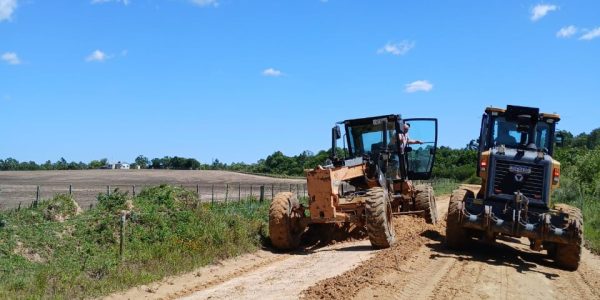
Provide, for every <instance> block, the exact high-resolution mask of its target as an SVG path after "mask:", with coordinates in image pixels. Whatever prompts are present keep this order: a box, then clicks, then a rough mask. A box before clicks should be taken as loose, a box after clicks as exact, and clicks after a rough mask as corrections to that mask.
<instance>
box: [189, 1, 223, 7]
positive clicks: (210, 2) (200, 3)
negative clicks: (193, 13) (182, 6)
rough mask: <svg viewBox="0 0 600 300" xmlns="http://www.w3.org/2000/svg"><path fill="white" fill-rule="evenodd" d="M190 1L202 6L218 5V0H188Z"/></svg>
mask: <svg viewBox="0 0 600 300" xmlns="http://www.w3.org/2000/svg"><path fill="white" fill-rule="evenodd" d="M190 1H191V2H192V3H194V4H196V5H198V6H201V7H204V6H214V7H217V6H219V1H217V0H190Z"/></svg>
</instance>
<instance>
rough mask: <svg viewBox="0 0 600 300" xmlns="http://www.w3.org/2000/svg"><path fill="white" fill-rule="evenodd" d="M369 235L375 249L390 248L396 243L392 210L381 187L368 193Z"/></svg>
mask: <svg viewBox="0 0 600 300" xmlns="http://www.w3.org/2000/svg"><path fill="white" fill-rule="evenodd" d="M365 213H366V217H367V234H368V236H369V240H370V241H371V245H372V246H373V248H376V249H381V248H389V247H390V246H392V245H393V244H394V243H395V242H396V235H395V232H394V226H393V225H392V208H391V204H390V201H389V200H388V199H387V195H385V193H384V190H383V189H382V188H380V187H375V188H371V189H369V190H368V191H367V194H366V201H365Z"/></svg>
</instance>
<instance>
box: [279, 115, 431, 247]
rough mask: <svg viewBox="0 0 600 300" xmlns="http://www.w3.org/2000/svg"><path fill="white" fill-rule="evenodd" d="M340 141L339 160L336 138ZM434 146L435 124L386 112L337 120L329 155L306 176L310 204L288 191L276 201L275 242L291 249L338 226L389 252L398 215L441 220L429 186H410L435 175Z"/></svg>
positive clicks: (429, 120) (423, 119) (422, 119)
mask: <svg viewBox="0 0 600 300" xmlns="http://www.w3.org/2000/svg"><path fill="white" fill-rule="evenodd" d="M409 122H410V123H409ZM340 125H341V126H343V127H344V131H345V134H344V135H343V136H342V130H341V129H340ZM408 127H410V132H411V135H410V138H411V139H410V140H409V139H408V132H405V131H406V130H405V128H408ZM342 137H343V138H344V139H343V141H344V147H343V151H342V152H343V153H344V156H342V157H340V156H341V155H338V151H337V150H338V147H337V141H338V140H339V139H341V138H342ZM413 139H414V140H413ZM416 141H418V143H417V142H416ZM436 145H437V119H432V118H419V119H402V118H401V116H400V115H386V116H376V117H368V118H361V119H352V120H345V121H342V122H338V123H337V124H336V125H335V126H334V127H333V128H332V145H331V153H330V158H329V159H328V160H327V162H326V163H325V165H323V166H318V167H316V168H315V169H312V170H307V171H306V180H307V189H308V206H305V205H303V204H300V202H299V200H298V199H297V198H296V196H295V195H294V194H293V193H287V192H283V193H279V194H277V195H276V196H275V198H274V199H273V201H272V202H271V207H270V210H269V234H270V237H271V243H272V245H273V246H274V247H275V248H276V249H279V250H292V249H294V248H296V247H298V246H299V244H300V242H301V237H302V234H303V233H305V231H306V229H307V227H311V226H314V225H318V224H338V225H348V226H354V227H356V226H362V227H363V228H364V227H366V231H367V234H368V236H369V240H370V241H371V245H372V246H373V247H374V248H387V247H390V246H391V245H392V244H394V242H395V233H394V227H393V226H392V216H393V215H394V214H419V215H421V216H423V217H424V218H425V219H426V220H427V222H429V223H436V222H437V219H438V217H437V210H436V204H435V196H434V193H433V189H432V187H431V186H430V185H428V184H421V185H414V184H413V182H412V180H426V179H429V178H430V177H431V170H432V168H433V164H434V160H435V151H436Z"/></svg>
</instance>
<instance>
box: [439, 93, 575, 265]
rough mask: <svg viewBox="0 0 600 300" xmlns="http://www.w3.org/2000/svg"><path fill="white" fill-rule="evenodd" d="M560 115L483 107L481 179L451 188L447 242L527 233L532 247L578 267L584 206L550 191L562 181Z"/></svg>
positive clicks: (453, 245)
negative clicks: (557, 155)
mask: <svg viewBox="0 0 600 300" xmlns="http://www.w3.org/2000/svg"><path fill="white" fill-rule="evenodd" d="M559 120H560V116H559V115H557V114H548V113H540V112H539V109H538V108H532V107H522V106H513V105H508V106H507V108H506V109H501V108H492V107H489V108H487V109H486V110H485V113H484V114H483V118H482V122H481V131H480V137H479V143H478V148H479V151H478V153H479V154H478V157H479V159H478V160H479V161H478V166H477V174H478V176H479V177H481V181H482V183H481V185H480V186H479V187H469V186H462V187H461V188H460V189H458V190H455V191H454V192H453V193H452V196H451V198H450V204H449V207H448V216H447V227H446V244H447V246H448V247H449V248H451V249H463V248H464V247H465V246H466V245H467V242H468V240H469V239H471V238H478V239H481V240H484V241H487V242H495V240H496V238H498V237H501V236H508V237H516V238H521V237H527V238H529V241H530V247H531V249H533V250H537V251H540V250H542V249H544V250H546V251H547V252H548V255H549V256H550V258H552V259H554V261H555V262H556V263H557V264H558V265H559V266H560V267H562V268H565V269H568V270H576V269H577V268H578V266H579V261H580V257H581V247H582V237H583V219H582V215H581V211H580V210H579V209H578V208H575V207H572V206H569V205H565V204H555V205H553V206H552V205H551V194H552V192H553V191H554V190H555V189H557V188H558V187H559V183H560V163H559V162H558V161H556V160H555V159H553V158H552V155H553V153H554V146H555V129H556V124H557V123H558V121H559ZM551 207H552V208H551Z"/></svg>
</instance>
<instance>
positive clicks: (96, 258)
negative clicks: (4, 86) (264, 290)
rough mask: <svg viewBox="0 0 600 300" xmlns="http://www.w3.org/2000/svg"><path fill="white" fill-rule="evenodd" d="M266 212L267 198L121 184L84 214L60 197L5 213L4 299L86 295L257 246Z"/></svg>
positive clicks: (0, 241) (0, 222) (0, 261)
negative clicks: (228, 199)
mask: <svg viewBox="0 0 600 300" xmlns="http://www.w3.org/2000/svg"><path fill="white" fill-rule="evenodd" d="M123 214H124V215H126V222H125V226H124V230H123V231H122V232H123V233H124V234H123V236H124V239H123V241H124V243H123V249H124V251H123V254H122V256H120V255H119V253H120V252H119V249H120V236H121V235H120V233H121V222H120V220H121V216H122V215H123ZM267 218H268V202H264V203H259V202H257V201H242V202H234V203H227V204H225V203H221V204H214V205H211V204H205V203H199V202H198V201H197V197H196V196H195V193H191V192H189V191H185V190H184V189H181V188H178V187H172V186H159V187H153V188H149V189H146V190H144V191H142V192H141V193H140V194H139V195H138V196H136V197H133V198H132V197H129V196H128V195H127V193H122V192H119V191H118V190H116V191H115V192H113V193H112V194H111V195H110V196H106V195H102V196H99V204H98V205H97V207H95V208H93V209H91V210H89V211H85V212H81V211H80V210H78V207H77V206H76V204H75V202H74V201H73V199H72V198H70V197H69V196H66V195H58V196H56V197H55V198H53V199H51V200H48V201H44V202H41V203H40V204H39V205H38V206H37V207H32V208H27V209H21V210H19V211H10V212H2V213H0V298H2V299H19V298H59V299H60V298H62V299H72V298H89V297H95V296H100V295H106V294H109V293H111V292H114V291H118V290H124V289H127V288H129V287H133V286H137V285H141V284H147V283H150V282H153V281H156V280H159V279H161V278H163V277H165V276H168V275H174V274H178V273H182V272H186V271H191V270H193V269H195V268H197V267H200V266H203V265H206V264H209V263H211V262H214V261H216V260H219V259H224V258H228V257H232V256H236V255H239V254H242V253H247V252H251V251H254V250H256V249H258V248H259V247H260V244H261V239H263V238H264V237H265V236H266V230H267V224H268V219H267Z"/></svg>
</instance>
